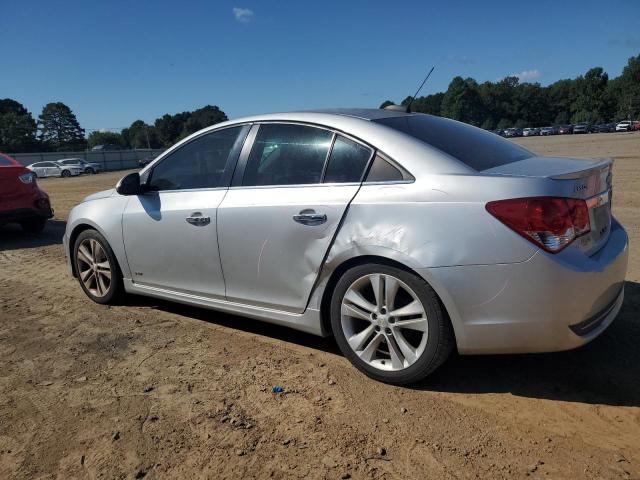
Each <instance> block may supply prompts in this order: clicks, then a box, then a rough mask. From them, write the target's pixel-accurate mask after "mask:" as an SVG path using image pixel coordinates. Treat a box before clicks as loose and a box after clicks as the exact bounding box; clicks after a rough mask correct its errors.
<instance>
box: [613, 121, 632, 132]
mask: <svg viewBox="0 0 640 480" xmlns="http://www.w3.org/2000/svg"><path fill="white" fill-rule="evenodd" d="M631 130H633V122H632V121H631V120H623V121H621V122H619V123H618V124H617V125H616V132H630V131H631Z"/></svg>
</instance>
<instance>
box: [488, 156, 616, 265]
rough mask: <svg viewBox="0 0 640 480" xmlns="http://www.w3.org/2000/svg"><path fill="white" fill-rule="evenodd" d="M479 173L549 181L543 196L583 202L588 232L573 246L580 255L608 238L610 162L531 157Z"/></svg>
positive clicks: (611, 167)
mask: <svg viewBox="0 0 640 480" xmlns="http://www.w3.org/2000/svg"><path fill="white" fill-rule="evenodd" d="M482 173H483V174H488V175H505V176H516V177H531V178H541V179H548V180H551V181H552V182H553V185H552V188H551V192H547V193H545V194H546V195H549V196H559V197H571V198H581V199H584V200H585V201H586V202H587V206H588V208H589V223H590V228H591V230H590V231H589V233H587V234H585V235H582V236H581V237H579V238H577V239H576V240H575V242H574V244H575V245H577V247H578V248H579V249H580V250H581V251H583V252H584V253H586V254H588V255H591V254H593V253H595V252H596V251H598V250H599V249H600V248H601V247H602V246H603V245H604V244H605V243H606V242H607V240H608V239H609V233H610V231H611V200H612V187H611V181H612V175H613V160H611V159H609V158H586V159H582V158H567V157H531V158H527V159H524V160H520V161H518V162H513V163H509V164H506V165H500V166H498V167H494V168H491V169H489V170H485V171H483V172H482ZM556 192H557V193H556Z"/></svg>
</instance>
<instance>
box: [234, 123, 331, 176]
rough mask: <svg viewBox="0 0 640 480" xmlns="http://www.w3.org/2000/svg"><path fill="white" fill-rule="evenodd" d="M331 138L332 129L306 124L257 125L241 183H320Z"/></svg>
mask: <svg viewBox="0 0 640 480" xmlns="http://www.w3.org/2000/svg"><path fill="white" fill-rule="evenodd" d="M332 139H333V134H332V133H331V132H329V131H327V130H322V129H319V128H315V127H308V126H305V125H291V124H276V123H273V124H271V123H267V124H263V125H260V129H259V130H258V134H257V135H256V139H255V141H254V143H253V147H252V148H251V154H250V155H249V159H248V161H247V166H246V170H245V172H244V178H243V180H242V184H243V185H246V186H257V185H305V184H313V183H319V182H320V179H321V178H322V170H323V168H324V164H325V161H326V159H327V154H328V153H329V147H330V146H331V140H332Z"/></svg>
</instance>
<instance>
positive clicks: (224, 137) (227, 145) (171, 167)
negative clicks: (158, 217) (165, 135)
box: [147, 127, 243, 191]
mask: <svg viewBox="0 0 640 480" xmlns="http://www.w3.org/2000/svg"><path fill="white" fill-rule="evenodd" d="M242 130H243V127H232V128H225V129H223V130H216V131H213V132H211V133H207V134H204V135H202V136H200V137H197V138H195V139H193V140H191V141H190V142H189V143H187V144H186V145H184V146H182V147H180V148H179V149H178V150H176V151H175V152H173V153H171V154H169V155H168V156H167V157H165V158H164V159H162V160H161V161H160V163H159V164H158V165H157V166H156V167H154V169H153V171H152V172H151V178H150V179H149V180H148V181H147V186H148V188H149V190H154V191H162V190H185V189H194V188H216V187H220V186H221V180H222V177H223V174H224V171H225V167H226V165H227V161H228V160H229V157H230V155H231V152H232V151H235V150H236V149H237V148H235V147H237V145H236V142H237V141H239V135H240V132H241V131H242Z"/></svg>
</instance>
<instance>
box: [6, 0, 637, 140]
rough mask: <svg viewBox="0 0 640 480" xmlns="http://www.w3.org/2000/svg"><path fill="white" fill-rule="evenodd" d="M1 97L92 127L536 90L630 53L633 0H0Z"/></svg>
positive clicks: (616, 68) (611, 68) (618, 64)
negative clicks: (496, 89) (66, 110)
mask: <svg viewBox="0 0 640 480" xmlns="http://www.w3.org/2000/svg"><path fill="white" fill-rule="evenodd" d="M0 18H2V20H3V21H2V28H0V58H1V59H2V65H3V68H2V71H1V73H0V98H5V97H9V98H14V99H16V100H18V101H20V102H22V103H23V104H25V105H26V107H27V108H28V109H29V110H30V111H31V112H32V113H33V114H34V116H35V117H37V115H38V114H39V113H40V111H41V109H42V106H43V105H44V104H46V103H47V102H51V101H62V102H65V103H66V104H67V105H69V106H70V107H71V108H72V109H73V111H74V112H75V113H76V115H77V117H78V119H79V120H80V123H81V125H82V126H83V127H84V128H86V129H88V130H89V129H105V128H118V129H119V128H122V127H125V126H128V125H129V124H131V122H132V121H133V120H136V119H138V118H140V119H142V120H145V121H147V122H152V121H153V120H154V119H155V118H156V117H158V116H160V115H162V114H164V113H176V112H180V111H184V110H192V109H195V108H198V107H201V106H203V105H206V104H213V105H219V106H220V108H222V109H223V110H224V111H225V112H226V113H227V114H228V115H229V116H230V117H232V118H233V117H238V116H243V115H248V114H253V113H263V112H270V111H285V110H292V109H308V108H317V107H335V106H370V107H377V106H378V105H379V104H380V103H381V102H382V101H383V100H385V99H387V98H390V99H392V100H396V101H400V100H402V98H404V97H405V96H407V95H410V94H412V93H413V92H414V90H415V89H416V88H417V85H419V83H420V81H421V80H422V77H423V76H424V75H425V73H426V72H427V71H428V69H429V68H430V67H431V65H435V66H436V69H435V71H434V73H433V75H432V77H431V79H430V81H429V83H428V84H427V85H426V86H425V88H424V90H423V92H422V94H428V93H433V92H437V91H442V90H445V89H446V88H447V85H448V83H449V82H450V80H451V78H452V77H454V76H455V75H462V76H465V77H466V76H471V77H473V78H475V79H476V80H478V81H480V82H482V81H485V80H491V81H495V80H496V79H498V78H501V77H504V76H506V75H510V74H520V75H522V77H523V79H529V80H532V81H539V82H540V83H542V84H543V85H545V84H548V83H551V82H553V81H555V80H557V79H560V78H569V77H575V76H576V75H579V74H581V73H584V72H585V71H586V70H587V69H589V68H590V67H593V66H601V67H603V68H604V69H605V70H606V71H607V72H608V73H609V75H610V76H611V77H614V76H617V75H619V74H620V72H621V71H622V68H623V67H624V65H625V64H626V62H627V60H628V58H629V57H631V56H632V55H637V54H638V53H640V1H636V0H630V1H626V2H619V3H615V4H611V3H609V2H604V1H602V0H596V1H593V0H582V1H573V0H568V1H557V0H556V1H547V0H536V1H533V2H523V1H518V0H516V1H513V0H511V1H508V2H498V1H491V2H479V1H467V2H463V1H446V2H445V1H440V2H428V1H413V0H412V1H402V0H396V1H347V0H343V1H333V0H323V1H320V2H311V1H300V0H294V1H279V0H237V1H226V0H219V1H216V0H208V1H195V0H182V1H178V0H174V1H162V0H156V1H151V0H128V1H120V0H112V1H98V0H92V1H86V0H82V1H77V0H66V1H65V0H48V1H31V0H20V1H17V0H16V1H11V0H2V1H1V2H0Z"/></svg>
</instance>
